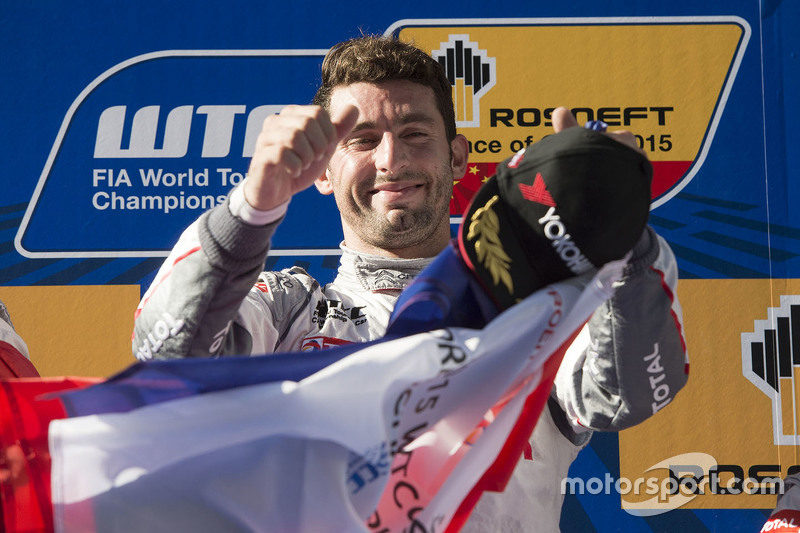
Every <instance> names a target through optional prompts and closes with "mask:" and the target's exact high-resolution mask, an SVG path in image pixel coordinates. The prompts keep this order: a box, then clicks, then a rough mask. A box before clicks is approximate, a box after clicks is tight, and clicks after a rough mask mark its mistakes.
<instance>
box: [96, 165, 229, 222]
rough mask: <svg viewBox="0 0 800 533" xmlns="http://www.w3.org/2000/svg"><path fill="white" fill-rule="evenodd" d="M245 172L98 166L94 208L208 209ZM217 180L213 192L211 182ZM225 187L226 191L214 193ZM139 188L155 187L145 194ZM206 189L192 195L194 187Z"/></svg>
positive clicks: (165, 210)
mask: <svg viewBox="0 0 800 533" xmlns="http://www.w3.org/2000/svg"><path fill="white" fill-rule="evenodd" d="M243 179H244V174H242V173H241V172H234V171H233V169H231V168H216V169H208V168H203V169H200V170H196V169H192V168H189V169H187V170H185V171H183V172H170V171H166V170H164V169H162V168H139V169H137V170H135V171H131V172H128V170H127V169H124V168H122V169H112V168H95V169H93V171H92V187H93V189H95V192H94V193H93V194H92V207H94V208H95V209H97V210H98V211H106V210H111V211H140V210H148V211H160V212H162V213H169V212H170V211H176V210H183V209H189V210H202V211H205V210H207V209H210V208H212V207H214V206H215V205H218V204H221V203H222V202H224V201H225V198H226V196H227V192H228V190H229V189H230V188H231V187H232V186H234V185H237V184H238V183H240V182H241V181H242V180H243ZM212 183H213V185H214V187H213V191H212V190H211V184H212ZM218 186H221V187H222V190H223V191H225V194H214V192H215V191H218V190H219V188H218ZM139 188H145V189H146V190H147V189H149V190H152V191H153V193H151V194H141V193H139V192H137V191H138V189H139ZM196 188H202V189H203V190H202V191H201V192H200V193H195V194H192V191H193V189H196Z"/></svg>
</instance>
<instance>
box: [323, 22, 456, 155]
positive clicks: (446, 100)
mask: <svg viewBox="0 0 800 533" xmlns="http://www.w3.org/2000/svg"><path fill="white" fill-rule="evenodd" d="M388 80H407V81H412V82H414V83H419V84H420V85H424V86H426V87H430V88H431V89H432V90H433V94H434V98H435V99H436V107H437V108H438V109H439V112H440V113H441V115H442V119H444V127H445V132H446V134H447V140H448V141H452V140H453V139H455V137H456V119H455V111H454V109H453V95H452V86H451V85H450V82H449V81H448V80H447V76H446V75H445V72H444V69H443V68H442V66H441V65H440V64H439V63H438V62H437V61H436V60H434V59H433V58H432V57H431V56H430V55H428V54H426V53H425V52H423V51H422V50H420V49H419V48H417V47H415V46H414V45H412V44H409V43H406V42H404V41H401V40H399V39H397V38H394V37H385V36H375V35H364V36H361V37H357V38H354V39H350V40H348V41H344V42H342V43H339V44H337V45H336V46H334V47H333V48H332V49H331V50H330V51H329V52H328V54H327V55H326V56H325V59H324V60H323V62H322V84H321V85H320V87H319V89H317V93H316V95H314V100H313V102H312V103H314V104H315V105H319V106H322V107H323V108H325V109H330V103H331V93H332V92H333V90H334V89H335V88H336V87H342V86H347V85H351V84H353V83H358V82H366V83H379V82H382V81H388Z"/></svg>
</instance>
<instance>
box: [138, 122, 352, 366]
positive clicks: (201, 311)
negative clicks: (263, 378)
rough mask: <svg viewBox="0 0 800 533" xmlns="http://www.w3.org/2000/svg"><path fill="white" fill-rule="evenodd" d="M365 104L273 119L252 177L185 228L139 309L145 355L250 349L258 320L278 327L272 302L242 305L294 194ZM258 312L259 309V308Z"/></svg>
mask: <svg viewBox="0 0 800 533" xmlns="http://www.w3.org/2000/svg"><path fill="white" fill-rule="evenodd" d="M356 119H357V111H356V110H355V108H350V109H347V110H345V112H344V113H343V114H342V116H340V117H338V119H337V120H335V121H331V119H330V117H329V115H328V113H327V112H326V111H324V110H323V109H322V108H320V107H318V106H288V107H286V108H285V109H284V110H283V111H282V112H281V113H280V114H279V115H273V116H270V117H268V118H267V119H266V120H265V121H264V125H263V128H262V131H261V134H260V135H259V137H258V140H257V142H256V149H255V152H254V155H253V158H252V160H251V163H250V169H249V172H248V176H247V178H246V179H245V181H244V183H243V184H242V185H241V186H239V187H238V188H237V189H235V190H234V191H233V192H232V193H231V195H230V196H229V197H228V199H227V200H226V201H225V202H224V203H223V204H220V205H219V206H217V207H215V208H214V209H212V210H210V211H208V212H207V213H205V214H203V215H202V216H201V217H200V218H199V219H198V220H197V221H195V222H194V223H193V224H192V225H191V226H189V228H187V229H186V230H185V231H184V233H183V234H182V235H181V238H180V239H179V241H178V243H177V244H176V246H175V247H174V248H173V250H172V252H171V253H170V255H169V257H168V258H167V260H166V261H165V262H164V264H163V265H162V267H161V269H160V270H159V272H158V274H157V276H156V278H155V280H154V282H153V284H152V285H151V286H150V288H149V289H148V290H147V292H146V293H145V295H144V297H143V298H142V301H141V302H140V304H139V307H138V309H137V310H136V321H135V325H134V334H133V353H134V355H135V356H136V357H137V358H139V359H142V360H147V359H153V358H159V359H174V358H180V357H207V356H212V355H219V354H244V353H249V352H250V348H251V339H252V335H251V334H250V332H249V331H247V330H248V329H252V328H253V327H256V326H255V325H256V324H257V325H258V327H259V328H263V329H264V331H259V333H258V334H259V336H260V338H261V339H263V340H264V342H265V343H266V345H269V344H270V340H271V338H272V337H275V336H277V329H276V327H275V325H274V321H275V317H274V316H272V313H271V310H270V308H269V305H263V306H261V307H259V308H258V309H257V310H254V309H249V310H248V309H242V311H241V312H240V307H242V302H243V301H244V299H245V297H246V296H247V294H248V292H249V291H250V290H251V289H252V287H253V285H254V283H255V282H256V280H257V278H258V276H259V273H260V272H261V270H262V269H263V267H264V261H265V260H266V257H267V253H268V251H269V245H270V238H271V237H272V234H273V233H274V231H275V228H276V227H277V225H278V223H279V222H280V220H281V219H282V217H283V215H284V214H285V212H286V208H287V205H288V203H289V200H290V199H291V197H292V196H293V195H294V194H296V193H297V192H300V191H302V190H304V189H306V188H308V187H309V186H310V185H311V184H312V183H313V182H314V180H315V179H316V178H318V177H319V176H320V175H321V174H323V173H324V172H325V168H326V165H327V163H328V160H329V159H330V156H331V154H332V153H333V151H334V149H335V147H336V145H337V143H338V141H339V139H340V138H341V137H342V136H344V135H345V134H347V133H348V132H349V130H350V129H352V127H353V125H354V124H355V121H356ZM256 315H257V316H256Z"/></svg>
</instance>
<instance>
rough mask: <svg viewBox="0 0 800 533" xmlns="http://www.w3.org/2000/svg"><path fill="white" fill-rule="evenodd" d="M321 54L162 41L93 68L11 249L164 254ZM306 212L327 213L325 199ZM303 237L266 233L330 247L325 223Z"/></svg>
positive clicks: (234, 173)
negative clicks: (164, 46) (180, 46)
mask: <svg viewBox="0 0 800 533" xmlns="http://www.w3.org/2000/svg"><path fill="white" fill-rule="evenodd" d="M326 52H327V50H173V51H163V52H154V53H151V54H145V55H142V56H138V57H134V58H131V59H128V60H126V61H123V62H122V63H119V64H118V65H115V66H114V67H112V68H110V69H109V70H107V71H106V72H104V73H102V74H101V75H100V76H98V77H97V78H96V79H95V80H94V81H92V82H91V83H90V84H89V85H88V86H87V87H86V88H85V89H84V90H83V91H81V93H80V94H79V95H78V96H77V98H76V99H75V101H74V102H73V103H72V105H71V106H70V108H69V109H68V110H67V112H66V115H65V117H64V120H63V122H62V125H61V128H60V129H59V132H58V135H57V137H56V139H55V142H54V143H53V146H52V149H51V151H50V155H49V156H48V158H47V161H46V162H45V164H44V168H43V170H42V174H41V176H40V178H39V181H38V183H37V185H36V188H35V190H34V193H33V196H32V198H31V201H30V203H29V204H28V209H27V211H26V213H25V215H24V217H23V220H22V222H21V224H20V226H19V231H18V232H17V236H16V239H15V245H16V248H17V251H18V252H19V253H20V254H22V255H24V256H26V257H31V258H34V257H35V258H73V257H75V258H77V257H81V258H88V257H157V256H165V255H167V253H168V251H169V249H170V248H171V244H172V242H173V241H174V237H175V236H176V235H178V234H179V233H180V231H181V230H182V229H183V228H185V227H186V226H188V225H189V223H191V222H192V221H193V220H194V219H196V218H197V217H198V216H199V215H200V213H202V212H203V211H204V210H207V209H209V208H212V207H214V206H216V205H219V204H220V203H222V202H224V201H225V198H226V195H227V194H228V192H229V191H230V189H231V187H232V186H235V185H236V184H238V183H240V182H241V181H242V180H243V179H244V177H245V174H246V170H247V167H248V163H249V159H250V157H251V156H252V154H253V151H254V147H255V142H256V138H257V137H258V134H259V132H260V130H261V127H262V124H263V121H264V119H265V118H266V117H267V116H268V115H270V114H273V113H278V112H279V111H280V110H281V109H282V108H283V107H284V106H285V105H286V104H290V103H299V104H303V103H307V102H310V101H311V99H312V97H313V91H314V89H315V83H314V80H316V79H318V77H319V71H320V64H321V62H322V58H323V57H324V55H325V53H326ZM65 197H69V198H70V201H69V202H64V201H63V199H64V198H65ZM298 202H299V203H303V200H302V199H298ZM303 210H304V209H303V208H302V207H300V208H299V209H298V212H303ZM307 211H308V212H313V213H315V215H319V216H321V217H328V216H330V217H333V216H335V207H334V206H333V205H332V202H331V205H330V207H329V208H327V207H324V206H323V207H322V208H320V206H317V205H315V206H314V207H308V208H307ZM54 213H57V214H58V215H57V216H54ZM321 229H322V228H321ZM306 235H307V232H303V233H301V234H300V235H295V236H294V240H293V241H292V243H291V248H292V249H288V248H289V247H287V246H286V244H283V245H282V244H281V243H280V242H278V241H277V240H276V242H275V243H273V244H274V249H275V251H276V252H277V255H281V254H287V255H323V254H326V255H327V254H329V253H330V254H338V253H340V252H339V250H338V246H337V244H338V242H339V240H340V237H339V235H338V234H336V233H335V232H334V233H332V234H331V235H330V236H328V235H327V234H326V233H325V231H324V229H322V231H321V232H320V233H317V232H315V235H313V236H309V237H306ZM305 241H308V242H305ZM328 242H329V243H332V244H330V245H328V246H327V247H326V248H325V249H323V247H322V246H321V245H320V243H328Z"/></svg>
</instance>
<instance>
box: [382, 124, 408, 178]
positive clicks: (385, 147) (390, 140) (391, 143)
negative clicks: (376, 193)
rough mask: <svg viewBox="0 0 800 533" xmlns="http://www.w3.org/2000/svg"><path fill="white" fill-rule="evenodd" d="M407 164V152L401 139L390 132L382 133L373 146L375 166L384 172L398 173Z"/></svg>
mask: <svg viewBox="0 0 800 533" xmlns="http://www.w3.org/2000/svg"><path fill="white" fill-rule="evenodd" d="M406 166H408V152H407V150H406V149H405V147H404V146H403V143H402V141H400V140H398V139H397V137H396V136H394V135H393V134H391V133H388V132H387V133H384V134H383V137H381V142H380V143H379V144H378V146H377V147H376V148H375V168H376V170H378V171H379V172H381V173H384V174H398V173H399V172H400V171H401V170H403V169H404V168H405V167H406Z"/></svg>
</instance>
